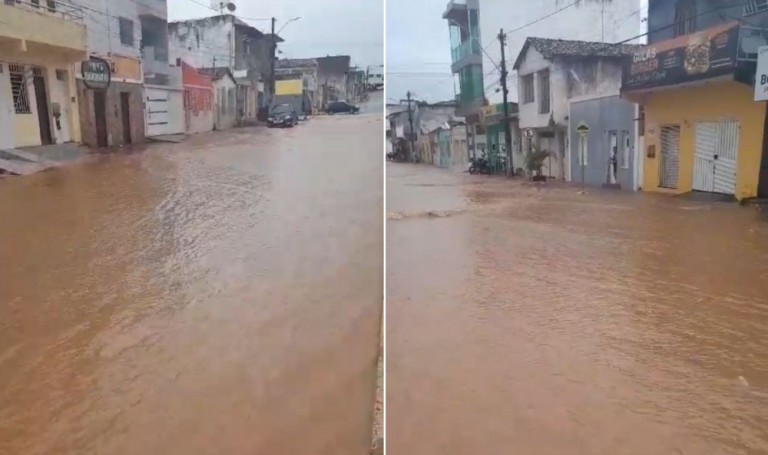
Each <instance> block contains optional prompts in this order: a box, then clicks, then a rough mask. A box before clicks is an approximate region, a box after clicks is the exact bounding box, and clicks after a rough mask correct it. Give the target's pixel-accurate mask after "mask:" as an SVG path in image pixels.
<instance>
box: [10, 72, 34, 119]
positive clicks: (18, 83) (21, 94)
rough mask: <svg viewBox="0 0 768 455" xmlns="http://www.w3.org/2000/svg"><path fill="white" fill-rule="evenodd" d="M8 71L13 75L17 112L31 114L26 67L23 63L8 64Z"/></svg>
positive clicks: (14, 102) (12, 86) (14, 101)
mask: <svg viewBox="0 0 768 455" xmlns="http://www.w3.org/2000/svg"><path fill="white" fill-rule="evenodd" d="M8 73H9V75H10V76H11V92H12V93H13V108H14V110H15V111H16V113H17V114H31V113H32V110H31V109H30V108H29V92H28V91H27V81H26V76H25V74H26V72H25V70H24V67H23V66H22V65H8Z"/></svg>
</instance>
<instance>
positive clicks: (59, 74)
mask: <svg viewBox="0 0 768 455" xmlns="http://www.w3.org/2000/svg"><path fill="white" fill-rule="evenodd" d="M56 80H57V81H66V80H67V72H66V71H64V70H56Z"/></svg>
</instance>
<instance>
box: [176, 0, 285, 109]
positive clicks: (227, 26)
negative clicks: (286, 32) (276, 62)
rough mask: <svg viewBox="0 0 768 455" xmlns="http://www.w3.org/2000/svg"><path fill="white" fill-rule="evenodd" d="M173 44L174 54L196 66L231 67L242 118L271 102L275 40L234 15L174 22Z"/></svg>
mask: <svg viewBox="0 0 768 455" xmlns="http://www.w3.org/2000/svg"><path fill="white" fill-rule="evenodd" d="M168 28H169V32H168V36H169V43H170V44H169V45H170V49H171V51H170V53H171V56H172V57H173V58H181V59H183V60H184V61H185V62H187V63H189V64H190V65H192V66H194V67H196V68H217V69H218V68H227V69H229V71H230V72H231V73H232V75H233V77H234V78H235V81H236V84H237V87H236V94H235V97H236V100H235V103H236V105H235V111H236V113H237V115H238V116H239V117H240V119H241V121H247V120H249V119H256V117H257V115H258V112H259V109H260V108H264V107H266V106H267V105H268V104H269V100H270V99H271V97H272V93H271V84H270V83H269V82H270V81H269V80H270V76H271V57H272V55H273V52H274V47H273V44H276V43H275V42H273V41H277V42H280V41H282V40H280V39H279V37H272V36H271V35H266V34H264V33H262V32H261V31H259V30H258V29H256V28H255V27H252V26H250V25H248V24H247V23H245V22H244V21H242V20H240V19H238V18H236V17H235V16H234V15H229V14H223V15H219V16H213V17H207V18H202V19H194V20H188V21H180V22H171V23H170V24H169V27H168Z"/></svg>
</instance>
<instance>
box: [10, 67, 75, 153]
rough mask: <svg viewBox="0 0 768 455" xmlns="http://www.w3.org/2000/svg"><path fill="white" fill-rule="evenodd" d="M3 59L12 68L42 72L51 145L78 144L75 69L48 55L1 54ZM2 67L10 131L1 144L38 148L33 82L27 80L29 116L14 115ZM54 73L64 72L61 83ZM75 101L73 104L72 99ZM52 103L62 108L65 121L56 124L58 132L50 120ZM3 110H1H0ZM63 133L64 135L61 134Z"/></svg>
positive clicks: (37, 123)
mask: <svg viewBox="0 0 768 455" xmlns="http://www.w3.org/2000/svg"><path fill="white" fill-rule="evenodd" d="M2 58H4V59H5V58H8V60H9V61H11V62H13V63H14V64H30V65H35V66H37V67H39V68H41V69H42V70H43V77H44V79H45V86H46V93H47V95H48V112H49V114H50V123H51V135H52V139H53V143H61V142H65V141H67V142H70V141H73V142H80V140H81V131H80V110H79V107H78V102H77V100H78V93H77V88H76V86H75V77H74V67H73V65H72V64H71V63H67V62H65V61H61V60H60V58H61V56H58V55H50V54H35V55H26V53H18V54H15V53H6V52H3V53H2ZM0 65H2V66H3V74H0V90H3V91H4V93H6V94H8V96H7V98H4V100H5V102H6V103H8V107H7V109H8V110H9V114H10V125H11V131H10V132H9V133H8V135H9V136H11V135H12V138H7V139H6V140H4V141H2V142H3V143H4V144H5V143H9V144H11V146H12V147H28V146H36V145H41V144H42V141H41V139H40V122H39V119H38V115H37V98H36V95H35V88H34V85H33V79H32V77H31V76H28V80H27V95H28V99H29V107H30V113H29V114H16V113H15V111H14V107H13V98H12V96H11V95H10V94H11V83H10V78H9V74H8V73H9V70H8V64H7V63H6V62H3V61H0ZM56 70H59V71H62V72H64V75H65V81H64V82H60V81H58V80H57V78H56ZM73 98H74V101H72V99H73ZM53 103H58V104H59V105H60V106H61V109H62V113H63V114H64V115H65V117H62V119H61V120H60V122H59V125H60V126H61V127H62V130H60V129H59V128H57V124H56V119H55V118H54V116H53ZM0 108H2V107H0ZM64 129H66V131H64Z"/></svg>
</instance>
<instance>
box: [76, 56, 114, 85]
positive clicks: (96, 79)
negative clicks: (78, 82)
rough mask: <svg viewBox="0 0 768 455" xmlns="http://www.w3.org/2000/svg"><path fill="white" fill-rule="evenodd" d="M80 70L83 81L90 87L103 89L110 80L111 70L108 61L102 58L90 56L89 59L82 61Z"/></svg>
mask: <svg viewBox="0 0 768 455" xmlns="http://www.w3.org/2000/svg"><path fill="white" fill-rule="evenodd" d="M81 70H82V72H83V83H84V84H85V86H86V87H88V88H90V89H94V90H104V89H106V88H107V87H109V83H110V82H112V70H111V68H110V66H109V62H107V61H106V60H104V59H102V58H98V57H91V59H90V60H86V61H84V62H83V64H82V66H81Z"/></svg>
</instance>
